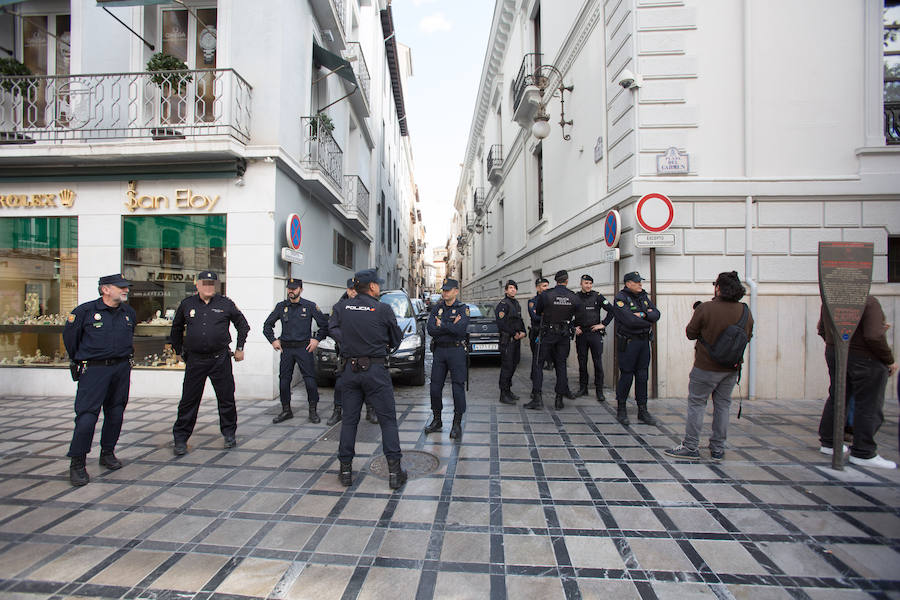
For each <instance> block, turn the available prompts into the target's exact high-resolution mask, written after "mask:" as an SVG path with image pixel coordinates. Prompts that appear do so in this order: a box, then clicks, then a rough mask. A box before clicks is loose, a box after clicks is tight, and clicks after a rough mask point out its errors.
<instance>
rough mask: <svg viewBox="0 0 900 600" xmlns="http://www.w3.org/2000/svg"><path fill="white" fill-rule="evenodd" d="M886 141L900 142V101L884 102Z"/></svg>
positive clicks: (892, 143) (889, 142)
mask: <svg viewBox="0 0 900 600" xmlns="http://www.w3.org/2000/svg"><path fill="white" fill-rule="evenodd" d="M884 141H885V142H886V143H887V144H889V145H895V144H900V102H885V103H884Z"/></svg>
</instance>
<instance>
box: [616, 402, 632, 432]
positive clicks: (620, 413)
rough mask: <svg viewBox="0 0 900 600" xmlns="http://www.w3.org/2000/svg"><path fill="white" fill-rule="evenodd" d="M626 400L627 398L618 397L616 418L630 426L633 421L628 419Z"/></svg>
mask: <svg viewBox="0 0 900 600" xmlns="http://www.w3.org/2000/svg"><path fill="white" fill-rule="evenodd" d="M625 402H626V401H625V400H619V399H618V398H617V399H616V420H617V421H618V422H619V423H621V424H622V425H624V426H626V427H628V426H629V425H631V421H629V420H628V411H627V410H625Z"/></svg>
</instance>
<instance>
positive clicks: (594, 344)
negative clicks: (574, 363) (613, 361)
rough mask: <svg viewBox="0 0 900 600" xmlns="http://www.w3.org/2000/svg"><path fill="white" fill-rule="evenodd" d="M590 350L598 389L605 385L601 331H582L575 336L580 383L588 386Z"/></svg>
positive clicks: (595, 385)
mask: <svg viewBox="0 0 900 600" xmlns="http://www.w3.org/2000/svg"><path fill="white" fill-rule="evenodd" d="M588 351H590V353H591V360H592V361H593V362H594V387H596V388H597V389H598V390H599V389H601V388H602V387H603V336H602V335H601V334H600V332H599V331H589V330H588V331H582V333H581V335H576V336H575V353H576V355H577V356H578V385H579V387H583V388H586V387H587V385H588V381H589V378H588V366H587V359H588Z"/></svg>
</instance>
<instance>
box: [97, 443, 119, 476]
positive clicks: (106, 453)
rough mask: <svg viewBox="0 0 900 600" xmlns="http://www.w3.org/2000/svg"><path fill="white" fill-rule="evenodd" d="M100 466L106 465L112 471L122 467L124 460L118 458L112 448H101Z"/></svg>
mask: <svg viewBox="0 0 900 600" xmlns="http://www.w3.org/2000/svg"><path fill="white" fill-rule="evenodd" d="M100 466H101V467H106V468H107V469H109V470H110V471H115V470H117V469H121V468H122V461H121V460H119V459H118V458H116V454H115V452H113V451H112V450H103V449H102V448H101V449H100Z"/></svg>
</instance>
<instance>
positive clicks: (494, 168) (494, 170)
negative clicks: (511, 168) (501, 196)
mask: <svg viewBox="0 0 900 600" xmlns="http://www.w3.org/2000/svg"><path fill="white" fill-rule="evenodd" d="M487 176H488V181H490V182H491V183H494V184H496V183H499V181H500V180H501V179H502V178H503V146H502V145H500V144H494V145H493V146H491V149H490V151H488V156H487Z"/></svg>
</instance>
